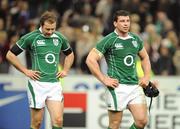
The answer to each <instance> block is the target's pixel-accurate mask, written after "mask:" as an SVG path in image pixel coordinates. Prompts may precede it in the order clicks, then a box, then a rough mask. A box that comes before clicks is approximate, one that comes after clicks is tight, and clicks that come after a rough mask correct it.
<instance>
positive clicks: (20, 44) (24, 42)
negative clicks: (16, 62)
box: [16, 35, 31, 50]
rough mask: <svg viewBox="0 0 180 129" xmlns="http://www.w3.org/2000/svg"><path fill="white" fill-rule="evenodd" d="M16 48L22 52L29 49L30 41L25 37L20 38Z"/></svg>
mask: <svg viewBox="0 0 180 129" xmlns="http://www.w3.org/2000/svg"><path fill="white" fill-rule="evenodd" d="M16 44H17V46H18V47H19V48H20V49H22V50H26V49H27V48H29V47H30V44H31V42H30V39H29V38H28V36H27V35H25V36H23V37H21V38H20V39H19V40H18V41H17V42H16Z"/></svg>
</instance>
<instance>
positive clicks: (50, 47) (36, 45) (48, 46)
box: [32, 38, 62, 53]
mask: <svg viewBox="0 0 180 129" xmlns="http://www.w3.org/2000/svg"><path fill="white" fill-rule="evenodd" d="M61 47H62V42H61V40H59V39H58V38H38V39H36V40H34V41H33V44H32V49H33V51H34V52H37V53H47V52H54V53H59V52H60V50H61Z"/></svg>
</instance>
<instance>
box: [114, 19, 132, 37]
mask: <svg viewBox="0 0 180 129" xmlns="http://www.w3.org/2000/svg"><path fill="white" fill-rule="evenodd" d="M114 26H115V27H116V29H117V31H118V32H119V33H120V34H126V33H127V32H129V28H130V18H129V16H119V17H118V19H117V21H114Z"/></svg>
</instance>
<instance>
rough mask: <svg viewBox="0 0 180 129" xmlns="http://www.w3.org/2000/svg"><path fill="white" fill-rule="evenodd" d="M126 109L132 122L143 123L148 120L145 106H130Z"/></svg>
mask: <svg viewBox="0 0 180 129" xmlns="http://www.w3.org/2000/svg"><path fill="white" fill-rule="evenodd" d="M128 108H129V110H130V112H131V114H132V116H133V118H134V121H135V122H137V121H144V120H147V118H148V113H147V111H148V110H147V105H146V104H130V105H128Z"/></svg>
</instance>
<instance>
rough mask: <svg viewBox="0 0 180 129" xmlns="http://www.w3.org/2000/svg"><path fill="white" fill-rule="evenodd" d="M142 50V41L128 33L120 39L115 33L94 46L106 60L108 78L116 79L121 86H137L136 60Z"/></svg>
mask: <svg viewBox="0 0 180 129" xmlns="http://www.w3.org/2000/svg"><path fill="white" fill-rule="evenodd" d="M142 48H143V41H142V40H141V39H140V38H139V37H138V36H137V35H135V34H133V33H131V32H129V33H128V36H127V37H120V36H119V35H118V34H117V32H116V31H114V32H112V33H110V34H108V35H107V36H105V37H104V38H103V39H102V40H101V41H100V42H98V43H97V45H96V49H97V50H98V51H99V52H100V53H102V54H103V55H104V57H105V59H106V62H107V65H108V71H107V74H108V76H110V77H113V78H116V79H118V80H119V82H120V83H121V84H138V77H137V73H136V58H137V54H138V52H139V51H141V50H142Z"/></svg>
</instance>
